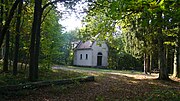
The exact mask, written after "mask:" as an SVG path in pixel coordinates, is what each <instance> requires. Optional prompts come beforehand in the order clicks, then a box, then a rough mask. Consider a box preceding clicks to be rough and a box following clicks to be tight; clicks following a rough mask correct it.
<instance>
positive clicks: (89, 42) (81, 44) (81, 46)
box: [76, 40, 94, 49]
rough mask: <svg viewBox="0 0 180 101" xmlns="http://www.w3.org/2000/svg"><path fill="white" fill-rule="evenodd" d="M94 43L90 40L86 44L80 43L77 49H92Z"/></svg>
mask: <svg viewBox="0 0 180 101" xmlns="http://www.w3.org/2000/svg"><path fill="white" fill-rule="evenodd" d="M93 43H94V42H92V41H90V40H88V41H86V42H83V41H80V43H79V44H78V45H77V47H76V49H90V48H91V47H92V45H93Z"/></svg>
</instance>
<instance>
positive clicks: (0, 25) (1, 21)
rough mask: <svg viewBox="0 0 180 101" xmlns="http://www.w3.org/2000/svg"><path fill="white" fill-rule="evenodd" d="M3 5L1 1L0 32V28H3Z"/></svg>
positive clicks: (2, 0)
mask: <svg viewBox="0 0 180 101" xmlns="http://www.w3.org/2000/svg"><path fill="white" fill-rule="evenodd" d="M3 4H4V0H1V10H0V15H1V17H0V30H1V28H2V26H3V15H4V6H3Z"/></svg>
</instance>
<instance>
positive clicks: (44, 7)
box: [42, 0, 69, 10]
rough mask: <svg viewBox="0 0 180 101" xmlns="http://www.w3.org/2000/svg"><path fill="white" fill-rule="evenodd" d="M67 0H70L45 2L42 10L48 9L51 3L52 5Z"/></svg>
mask: <svg viewBox="0 0 180 101" xmlns="http://www.w3.org/2000/svg"><path fill="white" fill-rule="evenodd" d="M65 1H69V0H54V1H52V2H49V3H47V4H45V5H44V6H43V8H42V10H44V9H46V7H48V6H49V5H52V4H54V3H57V2H65Z"/></svg>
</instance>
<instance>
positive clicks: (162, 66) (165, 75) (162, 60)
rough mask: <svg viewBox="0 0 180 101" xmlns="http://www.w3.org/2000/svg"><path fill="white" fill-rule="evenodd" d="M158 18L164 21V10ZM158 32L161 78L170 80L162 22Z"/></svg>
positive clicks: (158, 14)
mask: <svg viewBox="0 0 180 101" xmlns="http://www.w3.org/2000/svg"><path fill="white" fill-rule="evenodd" d="M157 18H158V21H159V22H160V23H162V11H160V12H158V13H157ZM157 32H158V58H159V68H160V71H159V79H160V80H168V79H169V76H168V72H167V67H166V54H165V47H164V36H163V33H162V25H161V24H160V25H159V26H158V29H157Z"/></svg>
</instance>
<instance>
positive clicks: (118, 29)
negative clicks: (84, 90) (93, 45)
mask: <svg viewBox="0 0 180 101" xmlns="http://www.w3.org/2000/svg"><path fill="white" fill-rule="evenodd" d="M58 4H60V5H62V6H63V7H65V8H66V10H58V9H57V8H58ZM83 4H84V5H86V7H82V9H83V11H82V12H78V13H83V14H84V16H83V19H82V27H81V28H77V29H75V30H71V31H65V28H64V27H63V25H62V24H60V23H59V21H60V20H61V19H62V16H63V14H65V13H71V12H76V10H77V8H76V5H83ZM69 10H70V12H68V11H69ZM76 13H77V12H76ZM179 19H180V1H179V0H1V1H0V47H1V48H0V85H3V86H4V85H9V84H8V82H10V81H11V80H12V79H14V80H15V79H16V80H17V81H16V80H15V81H13V82H15V83H12V82H11V83H12V84H19V82H20V83H22V82H37V81H41V80H42V78H46V77H47V78H48V76H49V77H52V76H54V75H55V74H48V73H50V72H52V71H53V69H52V67H53V66H57V65H58V66H63V67H64V66H67V67H68V66H72V65H73V57H74V56H73V55H74V54H73V51H74V46H73V45H72V43H73V42H76V41H79V40H83V41H87V40H92V41H95V40H103V41H105V42H106V43H107V44H108V47H109V53H108V54H109V57H108V67H106V69H107V70H115V72H116V71H120V70H122V71H124V70H125V71H132V72H131V73H133V72H134V71H135V72H136V71H137V72H141V73H143V74H145V75H151V74H153V73H156V74H157V75H158V77H157V79H158V80H164V81H172V78H174V79H179V78H180V20H179ZM74 68H76V67H74ZM93 71H94V70H93ZM95 71H96V70H95ZM100 71H101V70H100ZM42 72H43V73H44V74H42ZM113 72H114V71H113ZM60 74H64V75H66V76H67V75H68V76H69V73H67V74H66V72H63V71H61V72H60ZM70 74H71V73H70ZM58 75H59V74H58ZM72 75H74V76H75V77H76V76H77V75H84V74H76V73H75V74H73V73H72ZM108 75H109V74H108ZM56 76H57V75H56ZM62 77H63V76H62ZM62 77H60V78H61V79H62ZM69 77H70V76H69ZM10 78H11V79H10ZM47 78H46V79H44V80H47ZM19 79H22V81H21V80H19ZM48 79H52V78H48ZM54 79H57V78H54ZM58 79H59V78H58ZM8 80H9V81H8ZM18 80H19V81H18ZM6 81H8V82H6ZM113 82H114V81H113ZM11 83H10V85H11ZM78 86H79V85H78ZM0 93H1V92H0ZM177 96H178V95H177ZM0 98H1V96H0ZM96 98H98V101H102V100H101V96H100V98H99V97H96ZM103 99H104V98H103ZM96 100H97V99H96Z"/></svg>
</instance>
